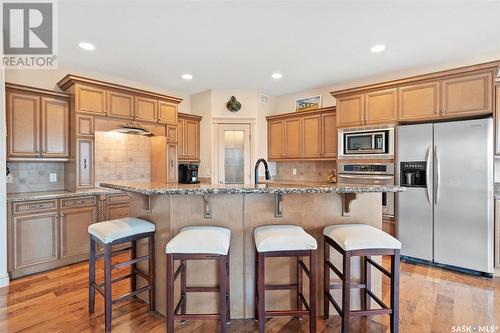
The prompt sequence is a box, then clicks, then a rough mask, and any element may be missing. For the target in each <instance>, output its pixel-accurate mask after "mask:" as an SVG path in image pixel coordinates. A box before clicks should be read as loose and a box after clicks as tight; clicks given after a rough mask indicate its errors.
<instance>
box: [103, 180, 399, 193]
mask: <svg viewBox="0 0 500 333" xmlns="http://www.w3.org/2000/svg"><path fill="white" fill-rule="evenodd" d="M99 185H100V186H101V187H106V188H111V189H115V190H120V191H126V192H134V193H139V194H145V195H170V194H195V195H206V194H293V193H299V194H300V193H373V192H402V191H404V190H405V189H404V188H403V187H400V186H392V185H359V184H328V183H305V182H304V183H290V182H269V183H266V184H260V185H259V186H258V187H255V186H254V185H250V184H248V185H210V184H176V183H152V182H134V181H113V182H107V183H100V184H99Z"/></svg>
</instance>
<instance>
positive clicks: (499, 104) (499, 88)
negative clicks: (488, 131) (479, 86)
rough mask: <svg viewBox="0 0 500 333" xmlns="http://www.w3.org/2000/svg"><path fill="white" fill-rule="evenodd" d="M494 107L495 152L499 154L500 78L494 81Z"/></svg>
mask: <svg viewBox="0 0 500 333" xmlns="http://www.w3.org/2000/svg"><path fill="white" fill-rule="evenodd" d="M495 91H496V107H495V110H496V111H495V125H496V126H495V128H496V150H495V151H496V154H497V155H500V80H499V81H497V83H496V90H495Z"/></svg>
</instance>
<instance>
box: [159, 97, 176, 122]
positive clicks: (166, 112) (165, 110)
mask: <svg viewBox="0 0 500 333" xmlns="http://www.w3.org/2000/svg"><path fill="white" fill-rule="evenodd" d="M158 122H160V123H162V124H168V125H177V104H173V103H168V102H164V101H158Z"/></svg>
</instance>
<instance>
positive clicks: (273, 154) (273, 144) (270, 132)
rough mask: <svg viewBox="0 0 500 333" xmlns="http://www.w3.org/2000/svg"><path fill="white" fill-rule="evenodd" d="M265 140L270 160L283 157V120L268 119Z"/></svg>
mask: <svg viewBox="0 0 500 333" xmlns="http://www.w3.org/2000/svg"><path fill="white" fill-rule="evenodd" d="M267 136H268V138H267V140H268V149H267V150H268V152H267V155H268V158H269V159H271V160H277V159H282V158H284V154H285V153H284V142H283V140H284V138H285V129H284V126H283V121H282V120H278V121H270V122H269V123H268V124H267Z"/></svg>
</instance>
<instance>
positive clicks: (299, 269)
mask: <svg viewBox="0 0 500 333" xmlns="http://www.w3.org/2000/svg"><path fill="white" fill-rule="evenodd" d="M300 260H301V257H297V310H302V300H301V298H300V295H302V294H303V292H304V291H303V280H302V267H300ZM297 318H299V319H302V317H301V316H297Z"/></svg>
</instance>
